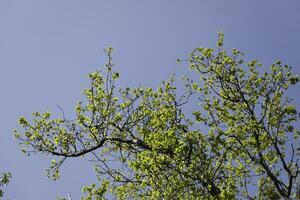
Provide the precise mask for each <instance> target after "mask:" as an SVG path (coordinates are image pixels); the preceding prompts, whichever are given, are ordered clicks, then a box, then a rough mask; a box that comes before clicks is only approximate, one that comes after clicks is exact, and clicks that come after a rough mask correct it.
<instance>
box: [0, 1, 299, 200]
mask: <svg viewBox="0 0 300 200" xmlns="http://www.w3.org/2000/svg"><path fill="white" fill-rule="evenodd" d="M299 10H300V2H299V1H298V0H289V1H279V0H278V1H276V0H272V1H271V0H269V1H259V0H248V1H246V0H244V1H240V0H230V1H223V0H219V1H216V0H215V1H214V0H197V1H196V0H195V1H192V0H188V1H182V0H181V1H179V0H172V1H171V0H169V1H167V0H156V1H155V0H152V1H141V0H132V1H130V0H128V1H124V0H119V1H114V0H111V1H104V0H86V1H83V0H26V1H24V0H19V1H17V0H0V70H1V71H0V91H1V98H0V111H1V112H0V122H1V123H0V172H3V171H10V172H12V174H13V179H12V181H11V183H10V184H9V185H8V187H7V188H5V193H6V197H9V198H10V199H12V200H41V199H43V200H53V199H55V198H56V197H57V196H58V195H60V196H67V193H68V192H70V193H71V194H72V197H73V200H76V199H79V197H80V195H81V193H80V191H81V188H82V186H83V185H86V184H91V183H92V182H94V181H95V180H96V177H95V175H94V173H93V170H92V166H93V165H92V163H90V162H88V161H87V160H84V159H83V160H82V159H75V160H68V161H67V162H66V163H65V164H64V166H63V167H62V170H61V175H62V177H61V179H60V180H58V181H56V182H53V181H51V180H49V179H48V178H47V177H46V176H45V175H44V169H45V168H46V167H48V166H49V163H50V161H51V159H52V158H51V157H47V156H42V155H32V156H30V157H27V156H25V155H24V154H22V153H21V151H20V150H19V149H20V148H19V147H18V142H17V141H16V140H15V139H14V138H13V132H12V130H13V128H18V125H17V119H18V118H19V117H20V116H22V115H25V116H27V117H29V116H30V113H31V112H32V111H46V110H49V111H51V112H53V113H54V114H56V115H55V116H58V114H59V112H60V111H59V109H58V107H57V106H56V105H57V104H58V105H59V106H61V107H62V108H63V109H64V110H65V112H66V114H67V115H69V116H72V115H73V110H74V105H75V103H76V102H77V101H79V100H82V99H83V98H82V96H81V91H82V89H84V88H85V87H87V86H88V84H89V81H88V76H87V75H88V73H89V72H93V71H95V70H97V69H100V70H101V69H104V68H103V67H102V66H103V64H104V63H105V59H106V58H105V55H104V53H103V49H104V48H106V47H108V46H112V47H113V48H114V49H115V51H114V54H113V57H114V63H115V64H116V69H117V70H118V71H120V74H121V81H120V85H121V87H126V86H137V85H139V84H141V85H142V86H150V87H156V86H158V85H159V84H160V82H161V80H163V79H167V78H168V77H169V76H170V75H171V74H173V73H174V72H175V73H176V77H177V78H178V79H179V78H180V76H181V75H183V74H184V73H187V72H188V66H187V64H186V63H176V58H186V57H187V56H188V54H189V52H190V51H191V50H192V49H193V48H195V47H200V46H202V47H214V46H215V43H216V38H217V34H216V33H217V31H218V30H220V29H222V30H223V31H224V33H225V47H226V48H228V49H230V48H238V49H240V50H241V51H242V52H244V53H245V54H246V57H247V59H254V58H256V59H258V60H260V61H261V62H263V63H264V64H265V65H264V67H265V68H268V67H269V65H270V64H271V63H273V62H274V61H275V60H277V59H281V60H282V61H283V62H284V63H285V64H289V65H291V66H293V71H294V72H295V73H298V74H300V56H299V52H300V49H299V48H300V37H299V36H300V12H299ZM289 95H290V96H293V97H295V103H296V104H298V105H299V104H300V87H299V86H297V87H294V88H292V90H291V91H290V92H289Z"/></svg>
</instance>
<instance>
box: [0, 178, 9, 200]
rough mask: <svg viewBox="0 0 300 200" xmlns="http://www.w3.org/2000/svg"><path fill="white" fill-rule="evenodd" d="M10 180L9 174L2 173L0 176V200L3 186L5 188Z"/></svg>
mask: <svg viewBox="0 0 300 200" xmlns="http://www.w3.org/2000/svg"><path fill="white" fill-rule="evenodd" d="M10 179H11V173H9V172H7V173H2V175H1V176H0V199H2V197H3V195H4V192H3V186H6V185H7V184H8V183H9V181H10Z"/></svg>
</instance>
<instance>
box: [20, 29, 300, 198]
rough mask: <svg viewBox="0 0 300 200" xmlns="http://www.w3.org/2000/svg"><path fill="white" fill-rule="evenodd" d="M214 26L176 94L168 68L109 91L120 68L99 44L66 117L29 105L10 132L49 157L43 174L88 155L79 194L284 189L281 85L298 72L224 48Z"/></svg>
mask: <svg viewBox="0 0 300 200" xmlns="http://www.w3.org/2000/svg"><path fill="white" fill-rule="evenodd" d="M218 36H219V38H218V41H217V48H216V49H212V48H196V49H194V50H193V51H192V52H191V54H190V56H189V58H188V62H189V64H190V68H191V69H192V70H194V71H195V73H196V74H197V75H198V78H197V79H192V78H190V77H188V76H185V77H183V81H184V83H183V85H184V88H185V91H184V92H183V94H182V95H179V90H178V89H177V87H175V85H176V84H174V76H172V77H171V78H170V79H169V80H167V81H163V82H162V84H161V86H160V87H158V88H157V89H153V88H142V87H138V88H128V87H127V88H125V89H120V90H119V91H117V90H116V84H115V81H118V79H119V76H120V75H119V73H118V72H115V71H113V63H112V55H111V54H112V48H107V49H106V50H105V52H106V53H107V56H108V60H107V63H106V64H105V70H106V71H105V72H100V71H96V72H93V73H90V74H89V78H90V81H91V85H90V87H88V88H87V89H85V90H83V95H84V97H85V99H84V100H82V101H80V102H78V103H77V104H76V106H75V114H76V115H75V119H72V120H69V119H67V118H66V117H65V116H64V113H62V114H63V117H62V118H56V119H55V118H53V117H52V115H51V114H50V113H49V112H45V113H40V112H34V113H33V116H32V118H33V119H32V120H29V119H27V118H25V117H21V118H20V119H19V124H20V126H21V128H22V131H18V130H15V137H16V138H17V139H18V140H19V141H20V144H21V145H23V151H24V152H25V153H28V154H29V153H32V152H34V153H40V152H41V153H46V154H51V155H53V156H54V157H55V159H54V160H53V161H52V162H51V165H50V168H49V169H48V170H47V171H46V173H47V175H48V176H49V177H50V178H52V179H57V178H59V176H60V174H59V168H60V166H61V165H62V164H63V162H64V161H65V159H66V158H69V157H83V156H85V155H88V156H89V158H90V157H92V158H93V160H94V161H97V164H96V174H97V176H98V178H99V183H100V184H91V185H90V186H85V187H84V188H83V192H84V193H85V196H84V197H83V198H82V199H86V200H92V199H104V198H105V197H106V196H105V195H106V194H107V193H109V195H114V197H116V198H118V199H207V200H212V199H224V200H225V199H236V198H239V199H240V198H251V197H252V198H258V199H264V198H266V199H276V198H279V197H283V198H288V197H291V196H292V195H293V193H294V191H293V190H292V187H293V185H294V183H295V178H296V177H297V176H298V174H299V173H300V170H299V167H298V156H299V155H298V154H299V152H300V147H299V141H298V138H299V134H300V133H299V131H298V130H297V128H296V126H295V122H296V121H297V120H298V111H297V110H296V107H295V106H294V105H293V104H292V100H291V99H290V98H288V97H287V96H286V94H285V92H286V90H287V89H288V88H289V87H290V86H291V85H294V84H296V83H297V82H298V81H299V78H298V77H297V76H296V75H294V74H293V73H292V71H291V67H289V66H287V65H284V66H283V65H282V63H281V62H280V61H276V62H275V63H274V64H273V65H271V68H270V70H268V71H266V72H262V70H263V68H262V64H261V63H260V62H259V61H257V60H251V61H248V62H246V61H245V59H244V58H243V56H244V54H243V53H242V52H240V51H239V50H237V49H233V50H232V51H227V50H224V47H223V45H224V34H223V33H222V32H219V33H218ZM190 97H193V98H194V99H193V100H191V98H190ZM195 99H196V100H195ZM187 105H188V106H189V107H190V108H192V109H193V110H192V111H187V109H186V107H187ZM195 122H196V123H195ZM288 150H289V151H290V152H292V155H287V152H288ZM57 158H58V159H57ZM258 179H259V180H260V181H259V182H257V180H258ZM249 184H252V185H254V186H257V191H258V193H257V194H252V193H249V191H248V189H247V187H248V185H249ZM97 185H100V186H97Z"/></svg>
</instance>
